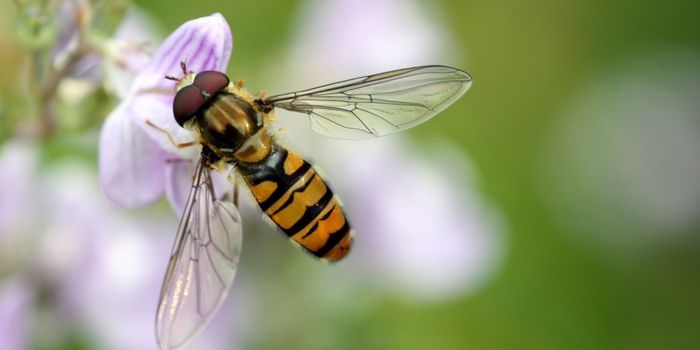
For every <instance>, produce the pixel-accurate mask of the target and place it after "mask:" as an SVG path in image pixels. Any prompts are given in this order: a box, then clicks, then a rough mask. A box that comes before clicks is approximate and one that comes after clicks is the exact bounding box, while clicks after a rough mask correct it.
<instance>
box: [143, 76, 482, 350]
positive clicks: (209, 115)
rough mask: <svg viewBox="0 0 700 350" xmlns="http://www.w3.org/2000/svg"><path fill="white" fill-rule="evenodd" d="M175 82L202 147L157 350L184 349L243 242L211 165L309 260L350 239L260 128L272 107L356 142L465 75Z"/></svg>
mask: <svg viewBox="0 0 700 350" xmlns="http://www.w3.org/2000/svg"><path fill="white" fill-rule="evenodd" d="M181 68H182V72H183V76H182V77H180V78H175V77H170V76H168V77H166V78H168V79H171V80H175V81H177V85H178V92H177V94H176V96H175V100H174V102H173V114H174V116H175V120H176V121H177V123H178V124H179V125H180V126H182V127H184V128H187V129H189V130H190V131H192V133H193V135H194V136H195V141H194V142H191V143H188V144H183V145H180V146H181V147H185V146H190V145H196V144H200V145H201V147H202V152H201V157H200V160H199V161H198V162H197V164H196V166H195V173H194V177H193V183H192V189H191V190H190V194H189V198H188V200H187V204H186V207H185V210H184V212H183V214H182V219H181V221H180V224H179V227H178V231H177V236H176V238H175V243H174V245H173V250H172V253H171V256H170V261H169V264H168V268H167V271H166V274H165V279H164V281H163V286H162V290H161V294H160V302H159V306H158V313H157V318H156V335H157V338H158V343H159V344H160V346H161V348H163V349H176V348H182V347H184V346H185V345H186V344H187V343H188V342H189V341H190V340H192V339H193V338H194V337H195V336H196V335H197V334H198V333H199V332H201V331H202V330H203V329H204V327H205V326H206V324H207V323H208V322H209V321H210V320H211V318H212V317H213V316H214V314H215V313H216V311H217V310H218V308H219V307H220V306H221V304H222V302H223V301H224V299H225V297H226V295H227V294H228V291H229V289H230V287H231V284H232V282H233V278H234V275H235V272H236V268H237V264H238V258H239V254H240V249H241V236H242V228H241V218H240V215H239V212H238V209H237V207H236V205H237V201H238V186H236V184H237V182H236V181H234V195H233V199H232V200H223V199H219V197H217V195H216V194H215V193H214V186H213V184H212V180H211V171H212V170H222V169H224V168H226V167H232V168H233V172H232V174H233V175H232V176H233V177H236V178H242V180H243V183H245V185H246V186H247V188H248V189H250V191H251V192H252V195H253V197H254V199H255V201H257V203H258V204H259V206H260V209H261V210H262V211H263V212H264V213H265V214H266V215H267V216H268V217H269V218H270V219H271V220H272V221H273V222H274V223H275V224H276V225H277V227H278V228H279V229H280V230H281V231H282V232H283V233H284V234H285V235H287V236H288V237H289V238H290V239H291V241H293V242H295V243H296V244H298V245H299V246H301V247H302V248H304V249H305V250H306V251H308V252H309V253H311V254H312V255H315V256H316V257H318V258H320V259H323V260H327V261H337V260H340V259H342V258H343V257H345V256H346V255H347V254H348V252H349V251H350V247H351V245H352V228H351V225H350V223H349V221H348V220H347V218H346V216H345V213H344V212H343V208H342V206H341V204H340V202H339V201H338V199H337V197H336V196H335V194H334V193H333V191H331V189H330V188H329V186H328V184H327V183H326V182H325V181H324V180H323V178H321V176H320V175H319V174H318V173H317V172H316V170H314V168H313V166H311V164H309V163H308V162H307V161H305V160H304V159H303V158H302V157H300V156H299V155H298V154H296V153H294V152H293V151H291V150H289V149H287V148H285V147H284V146H282V145H281V144H280V143H279V142H278V141H277V139H276V137H275V135H273V134H272V133H271V132H270V131H268V129H267V126H268V125H269V123H270V120H271V119H272V117H273V114H274V112H275V109H276V108H282V109H286V110H289V111H293V112H299V113H304V114H307V115H308V116H309V118H310V121H311V128H312V129H313V130H314V131H316V132H317V133H320V134H322V135H325V136H330V137H336V138H346V139H361V138H373V137H378V136H383V135H386V134H391V133H394V132H398V131H401V130H405V129H408V128H411V127H413V126H415V125H418V124H420V123H422V122H424V121H426V120H428V119H430V118H432V117H433V116H435V115H436V114H437V113H439V112H440V111H442V110H444V109H445V108H447V107H448V106H449V105H450V104H452V103H453V102H454V101H456V100H457V99H458V98H459V97H460V96H462V94H464V93H465V92H466V91H467V89H469V87H470V85H471V82H472V79H471V77H470V76H469V74H467V73H466V72H464V71H462V70H459V69H456V68H451V67H447V66H419V67H413V68H405V69H399V70H394V71H389V72H384V73H379V74H374V75H369V76H365V77H360V78H355V79H349V80H345V81H341V82H337V83H333V84H328V85H323V86H320V87H316V88H312V89H308V90H302V91H298V92H293V93H287V94H281V95H274V96H269V97H263V96H253V95H251V94H250V93H248V92H247V91H246V90H245V89H243V86H242V82H231V81H230V80H229V78H228V77H227V76H226V75H225V74H224V73H221V72H218V71H205V72H200V73H199V74H195V73H193V72H189V71H188V70H187V67H186V66H185V64H184V63H181Z"/></svg>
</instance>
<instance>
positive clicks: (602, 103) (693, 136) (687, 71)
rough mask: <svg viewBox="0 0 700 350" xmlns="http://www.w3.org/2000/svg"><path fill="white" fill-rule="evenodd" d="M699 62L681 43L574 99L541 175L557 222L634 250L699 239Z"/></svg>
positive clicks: (601, 242) (616, 252)
mask: <svg viewBox="0 0 700 350" xmlns="http://www.w3.org/2000/svg"><path fill="white" fill-rule="evenodd" d="M699 61H700V55H699V54H698V53H697V52H692V51H684V50H669V51H665V52H660V53H651V54H649V55H647V56H646V57H638V58H634V59H629V60H625V61H623V62H621V63H619V64H617V65H615V66H614V67H612V68H611V69H610V71H608V72H604V73H603V74H601V75H600V76H597V77H593V80H591V81H589V82H585V83H584V85H583V88H582V91H580V92H579V93H578V94H577V95H575V96H574V97H573V100H572V102H571V103H570V106H569V108H568V110H567V111H566V112H564V113H565V118H563V119H562V120H561V121H560V122H559V123H558V124H557V125H556V126H555V128H554V129H553V134H552V137H551V139H550V140H549V141H548V143H547V144H546V150H547V151H546V152H545V154H546V157H545V158H544V159H545V161H544V162H543V168H542V176H541V178H542V185H543V186H544V187H546V188H547V191H544V193H547V194H549V196H548V197H547V199H548V201H549V203H550V207H551V208H552V211H553V213H554V214H555V215H554V217H556V218H559V219H560V220H559V224H560V225H563V226H564V227H566V228H568V229H570V230H569V231H571V232H574V233H576V232H590V233H591V234H593V236H586V237H578V238H577V240H580V241H582V242H592V243H593V244H594V245H595V246H596V247H597V248H598V249H601V250H603V251H606V252H609V253H610V254H611V255H612V256H619V257H630V254H632V255H633V256H634V255H637V254H642V256H645V255H648V254H652V253H653V252H654V251H658V250H660V249H665V248H669V247H672V246H678V245H684V244H686V243H687V242H688V241H689V240H693V239H697V233H698V232H697V228H698V227H700V217H699V216H698V213H699V212H700V182H698V178H700V119H698V116H699V115H700V100H698V96H697V95H698V94H697V92H698V91H700V66H698V64H697V62H699ZM592 226H594V227H597V228H598V230H595V231H591V230H590V228H591V227H592Z"/></svg>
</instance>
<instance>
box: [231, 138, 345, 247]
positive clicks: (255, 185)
mask: <svg viewBox="0 0 700 350" xmlns="http://www.w3.org/2000/svg"><path fill="white" fill-rule="evenodd" d="M272 143H273V147H272V151H271V152H270V154H269V156H268V157H267V158H266V159H265V160H264V161H262V162H259V163H255V164H239V170H240V172H241V174H242V175H243V179H244V180H245V182H246V184H248V187H249V188H250V189H251V191H252V192H253V196H254V197H255V199H256V200H257V201H258V204H260V208H261V209H262V210H263V212H265V214H267V216H269V217H270V218H271V219H272V221H274V222H275V223H276V224H277V226H278V227H279V228H280V229H281V230H282V232H284V233H285V234H286V235H287V236H289V237H290V238H291V239H293V240H294V241H295V242H297V243H299V244H300V245H301V246H302V247H304V248H305V249H306V250H308V251H309V252H311V253H312V254H314V255H315V256H317V257H319V258H322V259H326V260H331V261H336V260H340V259H342V258H343V257H344V256H345V255H347V254H348V252H349V251H350V246H351V245H352V234H351V229H350V224H349V223H348V221H347V219H346V217H345V214H344V213H343V209H342V207H341V205H340V203H339V202H338V199H337V198H336V197H335V196H334V195H333V191H331V189H330V188H329V187H328V185H327V184H326V182H325V181H323V179H322V178H321V176H320V175H319V174H318V173H317V172H316V170H314V168H313V167H312V166H311V164H309V163H308V162H307V161H305V160H304V159H302V158H301V157H300V156H299V155H297V154H295V153H293V152H290V151H289V150H287V149H285V148H284V147H282V146H280V145H279V144H277V143H276V142H274V141H272Z"/></svg>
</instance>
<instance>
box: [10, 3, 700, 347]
mask: <svg viewBox="0 0 700 350" xmlns="http://www.w3.org/2000/svg"><path fill="white" fill-rule="evenodd" d="M134 2H135V3H136V4H138V6H140V7H142V8H143V9H144V10H146V11H147V12H148V13H149V14H151V15H152V16H154V17H155V18H156V19H157V20H158V21H160V22H161V23H162V25H163V29H164V32H165V33H168V32H170V31H171V30H173V29H175V28H176V27H177V26H179V25H180V24H181V23H183V22H184V21H186V20H189V19H191V18H194V17H199V16H205V15H209V14H211V13H213V12H221V13H222V14H223V15H224V16H225V17H226V18H227V19H228V21H229V23H230V24H231V27H232V32H233V35H234V52H233V55H232V59H231V63H230V64H229V71H228V72H229V74H230V75H231V76H232V77H243V78H246V79H247V81H249V82H251V84H254V85H255V86H259V87H264V86H265V85H264V84H265V83H269V82H266V81H256V79H255V77H256V76H262V75H263V72H262V71H261V70H262V68H263V67H260V64H259V63H260V58H261V57H274V56H275V55H279V54H280V53H281V52H284V51H285V50H286V49H287V47H288V41H289V39H290V38H291V33H293V32H294V28H295V26H297V25H298V23H297V21H298V20H299V18H300V17H299V15H298V13H297V12H296V11H298V10H299V9H300V8H301V7H300V6H301V2H300V1H280V2H277V1H260V2H256V1H228V2H219V1H197V2H194V3H193V2H191V1H183V0H174V1H169V2H157V1H145V0H139V1H134ZM424 5H425V7H426V11H428V8H429V11H430V12H431V16H433V17H434V18H436V19H437V20H438V21H439V22H440V23H442V25H444V26H445V28H447V30H449V31H450V32H451V35H452V36H453V39H454V40H455V45H456V46H455V47H454V50H455V51H456V52H458V53H459V55H458V56H457V57H458V59H459V61H457V62H451V63H454V64H455V65H456V66H458V67H462V68H464V69H465V70H467V71H469V72H470V73H471V74H472V76H473V77H474V79H475V82H474V85H473V87H472V89H471V90H470V91H469V92H468V93H467V95H466V96H465V97H464V98H463V99H462V100H461V101H460V102H459V103H457V104H456V105H455V106H454V107H452V108H451V109H450V110H449V111H447V112H445V113H444V115H442V116H441V117H440V118H439V119H436V120H435V121H434V122H431V123H427V124H425V125H423V126H421V127H420V128H417V129H416V130H415V131H412V132H411V133H410V134H409V137H410V138H411V139H412V140H413V141H415V142H417V143H418V144H421V143H422V142H424V140H436V139H443V138H444V139H446V140H448V141H449V142H453V143H455V144H457V145H459V147H460V149H461V150H463V151H464V152H465V154H467V155H468V156H469V157H471V159H472V160H473V163H474V165H475V169H476V172H477V173H478V176H479V185H480V188H479V190H480V191H482V192H483V193H484V194H485V196H486V197H487V198H489V200H490V201H491V202H492V203H494V204H495V206H497V207H499V208H500V210H501V213H502V216H503V220H504V226H505V227H506V231H505V233H504V234H505V240H506V242H507V248H506V254H505V260H504V261H503V262H502V264H501V265H500V267H499V268H497V270H496V271H495V272H493V274H492V276H490V277H489V279H488V280H487V281H486V282H485V283H484V285H483V287H481V288H480V289H478V290H477V291H476V292H475V293H472V294H470V295H466V296H463V297H457V298H452V299H449V300H441V301H436V302H431V303H412V302H410V301H402V300H400V299H399V300H396V299H392V298H386V300H383V301H382V302H381V303H379V304H378V306H377V307H376V308H375V309H372V310H369V311H363V312H358V313H356V314H352V315H350V316H348V315H342V316H338V319H332V320H321V321H318V322H323V323H325V325H324V326H323V329H324V330H325V331H329V332H331V333H332V335H331V336H330V340H327V341H325V342H321V343H316V344H315V343H313V342H309V340H308V338H306V337H303V336H301V337H300V336H297V335H296V334H294V333H293V332H292V331H289V332H285V330H284V327H271V328H270V330H269V333H266V332H267V331H266V330H263V331H262V332H264V333H265V334H266V335H265V338H264V339H260V340H259V341H256V342H255V344H254V348H255V349H279V348H283V347H284V348H292V349H294V348H306V349H322V348H327V346H331V347H333V348H338V349H359V348H366V349H380V348H386V349H389V348H393V349H426V348H432V349H700V249H698V248H699V247H700V239H699V238H700V235H699V234H700V232H698V231H699V230H698V226H697V221H693V220H690V221H689V223H688V222H686V223H685V224H684V225H682V227H681V228H674V229H668V230H671V231H674V233H669V234H668V235H670V236H673V238H671V239H670V241H669V240H667V239H665V238H661V239H659V238H658V237H664V236H665V235H666V232H656V231H664V230H666V226H660V227H641V228H640V225H637V224H635V223H634V222H627V221H628V220H629V221H634V220H638V219H639V220H642V221H640V222H642V223H643V222H644V221H643V219H644V218H637V217H635V216H634V215H623V214H621V213H618V212H616V210H624V208H625V207H624V206H615V205H612V206H610V208H612V209H610V210H609V211H608V210H602V211H603V213H602V214H601V213H598V212H596V211H595V210H594V209H596V208H594V207H603V208H604V209H605V208H608V207H606V203H607V202H606V201H608V200H609V199H610V198H615V197H616V196H625V193H620V194H617V195H616V192H615V191H616V187H615V184H614V183H613V184H611V183H608V182H606V181H607V180H606V179H608V177H606V175H605V174H606V173H607V171H611V172H615V171H616V170H615V169H616V168H615V166H611V167H610V168H607V169H606V168H605V167H606V166H609V165H610V164H609V163H606V162H604V161H601V162H595V161H593V162H589V163H587V164H592V165H591V166H593V167H600V168H599V169H597V172H596V173H602V174H604V175H601V177H600V178H597V179H594V180H595V181H594V180H591V181H592V182H593V184H592V185H591V186H592V187H593V190H591V191H589V190H587V189H581V190H577V188H578V187H580V186H581V181H584V182H585V181H588V180H590V179H586V178H584V179H582V177H585V176H587V175H586V173H585V172H584V173H583V174H581V173H578V172H577V171H578V170H579V169H580V164H579V163H578V162H579V160H580V159H578V158H576V157H573V156H572V157H569V155H570V153H567V151H566V149H567V148H566V147H567V146H565V145H561V144H559V143H557V140H560V139H563V140H564V141H563V142H566V141H567V140H568V138H567V137H565V136H564V137H561V136H557V135H559V134H558V133H559V131H560V130H561V125H562V124H565V123H566V118H569V116H571V115H573V114H575V115H576V118H579V119H578V123H579V124H580V125H586V124H587V120H588V119H587V118H589V117H590V120H591V121H594V120H599V119H596V118H599V117H600V115H599V114H600V113H602V111H605V108H606V106H607V105H606V104H605V103H602V104H601V106H599V108H592V109H591V110H590V111H589V112H590V114H589V115H588V113H587V112H586V109H585V108H583V107H582V108H583V109H581V108H578V107H572V106H581V105H583V106H584V107H585V105H586V103H587V101H589V100H587V99H586V98H587V96H589V95H590V94H595V93H600V94H603V95H604V94H605V93H606V92H605V91H606V90H605V89H606V88H607V87H608V85H607V84H608V82H610V84H613V85H614V84H616V83H615V79H616V78H615V76H616V75H617V74H621V75H622V76H623V78H620V79H622V80H624V79H626V78H625V77H628V76H638V77H642V80H641V81H643V82H649V83H650V84H654V83H656V82H659V81H663V80H664V79H663V77H664V75H666V74H667V72H668V71H671V73H669V74H675V75H676V76H678V75H680V76H681V78H682V77H683V76H686V77H687V79H696V78H697V77H698V76H697V75H692V74H688V75H684V74H683V73H678V69H677V68H678V67H677V65H675V64H674V57H675V56H674V54H673V53H675V52H682V53H683V55H684V57H686V58H687V59H686V60H684V62H685V63H684V64H686V66H685V67H691V68H695V69H696V70H695V72H697V68H698V67H699V66H700V60H698V57H700V25H699V22H698V15H699V14H700V2H697V1H645V2H639V1H612V2H611V1H569V2H561V1H541V0H536V1H528V2H517V1H496V2H494V1H449V0H439V1H434V2H430V3H426V4H424ZM3 28H4V29H3V30H5V31H8V30H9V31H11V29H8V28H6V25H3ZM3 41H5V40H3ZM669 52H670V53H671V54H669V55H668V57H670V58H667V59H666V58H663V57H667V56H664V55H665V54H666V53H669ZM658 57H662V59H657V58H658ZM20 60H21V57H17V56H14V57H9V56H8V55H3V56H2V57H0V65H2V67H5V68H3V74H2V77H0V82H2V91H3V94H5V95H8V94H11V93H8V91H11V89H12V87H13V82H14V81H15V80H14V79H17V77H16V76H15V75H14V74H13V73H11V72H8V70H7V67H8V66H13V65H18V64H19V62H20ZM266 61H267V59H266ZM640 62H641V63H640ZM436 63H439V62H436ZM287 69H294V68H293V67H288V68H287ZM620 72H621V73H620ZM644 77H646V79H647V80H644ZM661 85H663V84H661ZM688 86H689V87H690V89H691V90H690V92H689V94H690V96H691V97H692V96H695V97H696V98H698V99H700V81H698V80H695V81H691V82H690V83H689V84H688ZM659 88H660V89H661V88H663V86H660V87H659ZM693 88H695V90H694V91H693V90H692V89H693ZM598 89H603V90H602V91H598ZM686 92H688V91H686ZM689 103H692V101H691V102H689ZM611 104H612V105H613V107H614V104H615V102H614V101H613V102H611ZM696 106H697V105H696ZM613 107H611V108H613ZM576 108H578V109H576ZM572 109H576V110H577V111H581V110H583V112H577V113H574V112H571V110H572ZM692 111H693V113H691V114H690V116H691V117H693V118H695V120H697V119H698V118H700V115H699V114H698V112H700V109H694V110H692ZM610 113H613V112H610ZM669 113H670V112H669ZM581 115H582V116H581ZM665 116H666V115H665V114H664V113H660V114H658V118H661V120H663V118H664V117H665ZM605 118H614V113H613V115H612V117H609V115H607V114H606V116H605ZM639 120H641V118H640V119H639ZM637 121H638V119H637V118H636V117H635V116H634V115H632V116H627V119H625V121H624V122H621V123H618V124H619V125H618V126H617V127H619V128H622V129H624V128H626V127H628V126H632V125H633V124H634V123H636V122H637ZM591 123H593V122H591ZM627 123H629V124H627ZM660 124H663V122H660ZM596 125H597V124H596ZM655 130H656V129H651V131H650V132H651V137H650V139H653V138H654V137H653V135H654V131H655ZM608 131H609V130H608V129H606V127H603V128H600V129H595V130H594V131H590V130H589V131H582V133H584V134H583V135H592V136H595V135H597V133H598V132H601V133H606V132H608ZM623 131H624V130H623ZM694 131H695V134H697V133H698V132H700V130H698V129H696V130H694ZM572 132H573V134H576V132H577V129H575V128H574V130H573V131H572ZM585 132H587V134H586V133H585ZM671 138H673V137H672V136H671ZM606 140H608V139H606ZM660 142H662V143H663V140H662V141H660ZM641 144H642V145H644V143H643V142H642V143H641ZM576 147H584V148H585V147H586V143H585V141H584V142H583V143H581V144H577V146H576ZM590 150H591V157H593V158H595V157H596V156H601V157H603V158H605V157H606V152H607V151H608V150H607V149H606V148H605V147H604V146H601V145H600V144H599V139H597V138H596V137H591V139H590ZM640 152H641V153H644V152H646V150H645V149H644V148H642V149H641V150H640ZM642 157H643V155H642ZM605 159H610V158H605ZM642 159H644V158H642ZM613 160H614V158H613ZM642 163H644V162H642ZM654 164H656V163H654ZM684 164H685V163H684ZM683 169H685V168H682V169H681V170H683ZM694 169H696V167H692V169H691V170H692V171H694ZM693 174H695V176H694V178H695V179H697V178H698V177H697V175H698V174H697V173H693ZM662 175H663V173H662ZM662 175H661V177H660V178H659V179H657V180H658V181H659V182H661V183H664V182H665V181H672V179H668V180H667V179H665V178H663V176H662ZM632 176H634V174H632ZM598 180H599V181H600V182H596V181H598ZM623 182H624V181H623ZM598 186H599V187H598ZM607 186H609V187H607ZM600 188H604V189H605V190H601V192H606V193H607V194H608V195H609V196H610V197H605V196H603V197H599V196H596V195H595V194H596V193H599V192H596V191H597V189H600ZM591 193H592V195H591V196H588V194H591ZM559 197H566V198H565V199H561V200H560V199H558V198H559ZM577 199H580V200H579V201H577ZM650 200H652V201H653V200H654V199H653V198H651V199H650ZM694 203H695V204H697V201H696V202H694ZM562 207H564V208H563V209H562ZM693 209H697V207H691V208H690V211H691V212H692V211H693ZM589 212H594V213H593V214H590V213H589ZM567 215H571V217H568V216H567ZM581 222H583V223H581ZM611 223H614V224H611ZM641 226H643V225H641ZM674 227H675V226H674ZM645 229H646V231H645ZM676 231H679V232H680V233H676ZM606 237H613V238H611V240H612V241H614V242H616V243H615V244H614V246H613V244H612V243H609V241H608V240H607V238H606ZM615 237H621V238H619V239H618V238H615ZM657 240H658V241H657ZM640 242H641V243H640ZM645 242H646V243H645ZM639 246H641V248H639ZM268 285H269V284H268ZM295 290H296V289H295ZM260 324H261V325H263V326H264V325H265V322H261V323H260ZM310 328H311V329H313V327H310ZM297 330H298V328H297Z"/></svg>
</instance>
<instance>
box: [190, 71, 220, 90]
mask: <svg viewBox="0 0 700 350" xmlns="http://www.w3.org/2000/svg"><path fill="white" fill-rule="evenodd" d="M228 82H229V79H228V77H227V76H226V74H224V73H221V72H217V71H215V70H208V71H205V72H201V73H197V76H195V77H194V83H193V85H195V86H197V87H198V88H200V89H201V90H202V91H206V92H207V93H208V94H209V95H210V96H214V95H216V94H217V93H218V92H219V91H221V90H223V89H224V88H225V87H226V86H227V85H228Z"/></svg>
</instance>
